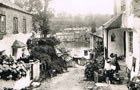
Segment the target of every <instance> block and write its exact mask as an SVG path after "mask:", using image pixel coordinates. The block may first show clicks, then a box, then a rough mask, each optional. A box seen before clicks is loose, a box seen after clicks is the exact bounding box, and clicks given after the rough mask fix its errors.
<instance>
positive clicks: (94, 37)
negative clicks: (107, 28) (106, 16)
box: [90, 27, 103, 50]
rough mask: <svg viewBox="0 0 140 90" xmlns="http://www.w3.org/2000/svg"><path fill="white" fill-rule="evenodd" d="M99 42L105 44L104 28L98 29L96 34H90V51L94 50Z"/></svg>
mask: <svg viewBox="0 0 140 90" xmlns="http://www.w3.org/2000/svg"><path fill="white" fill-rule="evenodd" d="M98 42H101V43H102V42H103V31H102V27H99V28H97V30H96V31H95V32H94V33H92V32H91V33H90V49H91V50H93V49H94V48H95V47H96V45H97V43H98Z"/></svg>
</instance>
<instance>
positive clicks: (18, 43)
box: [12, 40, 26, 48]
mask: <svg viewBox="0 0 140 90" xmlns="http://www.w3.org/2000/svg"><path fill="white" fill-rule="evenodd" d="M12 47H15V48H22V47H26V44H24V43H23V42H21V41H18V40H15V42H14V43H13V45H12Z"/></svg>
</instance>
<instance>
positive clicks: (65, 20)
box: [50, 12, 111, 33]
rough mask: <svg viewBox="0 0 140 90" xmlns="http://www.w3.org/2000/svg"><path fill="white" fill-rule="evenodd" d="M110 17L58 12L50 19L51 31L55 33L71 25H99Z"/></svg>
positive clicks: (93, 26)
mask: <svg viewBox="0 0 140 90" xmlns="http://www.w3.org/2000/svg"><path fill="white" fill-rule="evenodd" d="M110 18H111V15H107V14H106V15H100V14H91V13H88V14H86V15H81V14H77V15H74V16H72V15H71V14H68V13H65V12H60V13H58V14H57V15H55V16H54V17H52V18H51V19H50V21H51V22H50V29H51V33H57V32H60V31H62V30H63V29H64V28H73V27H92V28H93V29H94V28H96V27H100V26H101V25H102V24H104V23H105V22H106V21H107V20H109V19H110Z"/></svg>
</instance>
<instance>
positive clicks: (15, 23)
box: [13, 17, 18, 34]
mask: <svg viewBox="0 0 140 90" xmlns="http://www.w3.org/2000/svg"><path fill="white" fill-rule="evenodd" d="M13 33H14V34H17V33H18V18H17V17H13Z"/></svg>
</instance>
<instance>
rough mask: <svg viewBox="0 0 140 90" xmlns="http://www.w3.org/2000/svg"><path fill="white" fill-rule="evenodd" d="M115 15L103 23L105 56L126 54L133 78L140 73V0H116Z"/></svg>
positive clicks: (128, 68) (127, 64) (126, 60)
mask: <svg viewBox="0 0 140 90" xmlns="http://www.w3.org/2000/svg"><path fill="white" fill-rule="evenodd" d="M114 3H115V4H114V17H113V18H111V19H110V20H109V21H108V22H106V23H105V24H104V25H103V29H104V30H103V31H104V52H105V58H107V57H109V55H110V53H114V54H117V55H118V56H124V57H125V62H126V66H127V70H128V71H129V72H130V76H131V78H133V77H134V76H137V75H139V66H140V30H139V29H140V25H139V23H140V10H139V9H140V1H139V0H114Z"/></svg>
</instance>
